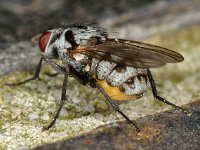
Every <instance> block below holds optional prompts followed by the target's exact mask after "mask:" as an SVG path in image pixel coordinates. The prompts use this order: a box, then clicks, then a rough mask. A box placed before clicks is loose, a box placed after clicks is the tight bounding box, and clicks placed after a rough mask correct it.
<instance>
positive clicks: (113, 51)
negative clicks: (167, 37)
mask: <svg viewBox="0 0 200 150" xmlns="http://www.w3.org/2000/svg"><path fill="white" fill-rule="evenodd" d="M74 52H77V53H82V54H85V55H88V56H89V57H92V58H97V59H100V60H106V61H111V62H114V63H119V64H122V65H127V66H132V67H137V68H155V67H160V66H163V65H165V64H166V63H177V62H181V61H183V60H184V58H183V56H182V55H180V54H179V53H177V52H175V51H172V50H169V49H166V48H163V47H159V46H155V45H151V44H146V43H141V42H136V41H127V40H123V39H107V40H106V41H105V42H103V43H101V44H97V45H93V46H88V47H85V48H84V49H77V50H75V51H74Z"/></svg>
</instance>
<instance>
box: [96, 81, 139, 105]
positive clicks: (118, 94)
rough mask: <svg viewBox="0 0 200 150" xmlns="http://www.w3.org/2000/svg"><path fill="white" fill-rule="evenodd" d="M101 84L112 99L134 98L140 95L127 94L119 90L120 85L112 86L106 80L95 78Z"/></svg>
mask: <svg viewBox="0 0 200 150" xmlns="http://www.w3.org/2000/svg"><path fill="white" fill-rule="evenodd" d="M95 80H96V81H97V83H98V84H99V86H101V88H102V89H103V90H104V91H105V92H106V94H107V95H108V96H109V97H110V98H111V99H112V100H119V101H121V100H134V99H137V98H138V97H137V96H136V95H126V94H125V93H124V92H122V91H120V90H119V87H112V86H110V85H109V84H108V83H107V82H106V80H98V79H96V78H95Z"/></svg>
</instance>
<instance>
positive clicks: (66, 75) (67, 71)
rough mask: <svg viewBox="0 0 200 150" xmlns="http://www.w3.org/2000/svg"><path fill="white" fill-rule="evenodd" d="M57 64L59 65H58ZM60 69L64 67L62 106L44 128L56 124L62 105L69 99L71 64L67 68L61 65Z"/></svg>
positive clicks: (47, 128)
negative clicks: (67, 92)
mask: <svg viewBox="0 0 200 150" xmlns="http://www.w3.org/2000/svg"><path fill="white" fill-rule="evenodd" d="M54 65H57V64H55V63H54ZM57 66H58V67H59V65H57ZM58 69H62V71H63V73H64V80H63V85H62V94H61V102H60V106H59V108H58V110H57V112H56V114H55V116H54V118H53V120H52V121H51V123H50V124H49V125H48V126H47V127H44V128H43V130H49V129H50V128H51V127H52V126H53V125H54V124H55V122H56V119H57V118H58V117H59V114H60V111H61V109H62V107H63V106H64V104H65V101H66V100H67V95H66V91H67V87H68V76H69V66H68V65H67V66H66V67H65V69H64V68H62V67H61V66H60V68H58Z"/></svg>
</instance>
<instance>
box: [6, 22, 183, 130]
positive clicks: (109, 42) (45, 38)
mask: <svg viewBox="0 0 200 150" xmlns="http://www.w3.org/2000/svg"><path fill="white" fill-rule="evenodd" d="M35 38H36V39H37V40H38V45H39V48H40V51H41V55H42V57H41V59H40V61H39V64H38V66H37V69H36V72H35V76H34V77H32V78H29V79H27V80H25V81H22V82H18V83H14V84H9V85H19V84H24V83H26V82H28V81H31V80H34V79H36V78H39V74H40V70H41V65H42V61H45V62H46V63H48V64H49V65H50V66H51V67H52V68H53V69H55V70H56V71H58V72H61V73H63V74H64V81H63V85H62V95H61V103H60V107H59V109H58V111H57V113H56V115H55V117H54V119H53V121H52V122H51V123H50V124H49V126H48V127H46V129H49V128H51V127H52V125H53V124H54V123H55V121H56V119H57V118H58V116H59V113H60V110H61V109H62V107H63V105H64V102H65V101H66V100H67V96H66V90H67V82H68V77H69V76H72V77H74V78H75V79H77V80H78V81H79V82H80V83H81V84H83V85H86V84H89V85H90V86H91V87H92V88H98V89H99V90H100V91H101V93H103V95H104V96H105V98H106V100H107V101H108V102H109V103H110V105H111V106H112V107H113V108H114V109H115V110H116V111H117V112H118V113H120V114H121V115H122V116H123V117H124V118H125V119H126V120H127V121H128V122H129V123H131V124H132V125H134V127H135V128H136V130H137V131H140V130H139V128H138V127H137V125H136V123H135V121H132V120H130V119H129V118H128V117H127V116H126V115H125V114H124V113H123V112H122V111H121V110H120V109H119V108H118V106H117V105H116V104H115V102H114V101H117V100H118V101H122V100H134V99H138V98H140V97H142V96H143V94H144V92H145V91H146V90H147V89H148V88H149V87H151V90H152V93H153V96H154V97H155V98H156V99H157V100H159V101H162V102H164V103H166V104H168V105H170V106H173V107H174V108H176V109H178V110H180V111H182V112H184V113H187V112H186V111H185V110H184V109H183V108H181V107H179V106H177V105H175V104H173V103H171V102H169V101H167V100H166V99H164V98H162V97H161V96H159V95H158V93H157V90H156V85H155V82H154V79H153V76H152V74H151V71H150V68H155V67H160V66H163V65H165V64H167V63H178V62H181V61H183V60H184V58H183V56H182V55H180V54H179V53H177V52H175V51H172V50H169V49H166V48H163V47H159V46H155V45H150V44H146V43H141V42H136V41H130V40H124V39H113V38H109V37H108V34H107V33H106V32H105V30H104V29H102V28H98V27H93V26H90V25H85V24H78V25H72V26H70V27H67V28H55V29H52V30H48V31H46V32H44V33H42V34H40V35H39V36H36V37H35ZM56 60H60V61H61V62H62V64H58V63H56Z"/></svg>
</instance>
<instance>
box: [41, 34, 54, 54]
mask: <svg viewBox="0 0 200 150" xmlns="http://www.w3.org/2000/svg"><path fill="white" fill-rule="evenodd" d="M50 36H51V32H44V33H43V34H42V35H41V36H40V38H39V42H38V46H39V48H40V51H41V52H44V51H45V48H46V46H47V43H48V41H49V38H50Z"/></svg>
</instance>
